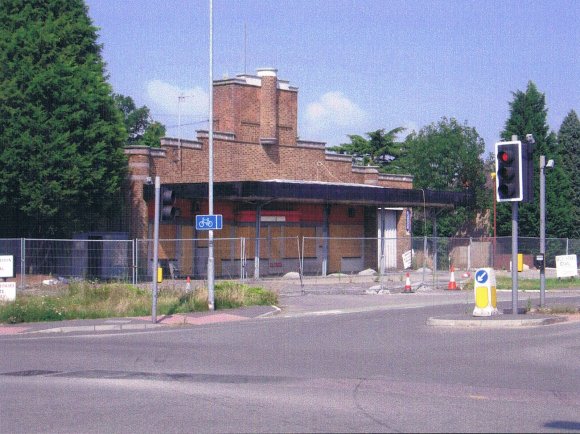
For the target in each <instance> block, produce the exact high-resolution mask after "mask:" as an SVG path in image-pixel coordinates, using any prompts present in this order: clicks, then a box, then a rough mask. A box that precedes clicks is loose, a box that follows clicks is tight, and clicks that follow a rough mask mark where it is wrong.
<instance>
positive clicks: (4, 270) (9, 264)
mask: <svg viewBox="0 0 580 434" xmlns="http://www.w3.org/2000/svg"><path fill="white" fill-rule="evenodd" d="M6 277H14V256H12V255H1V256H0V278H6Z"/></svg>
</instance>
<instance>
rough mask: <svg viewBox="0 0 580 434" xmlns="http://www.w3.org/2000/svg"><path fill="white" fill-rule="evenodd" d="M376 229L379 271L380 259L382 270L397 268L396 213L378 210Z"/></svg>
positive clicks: (388, 210) (382, 209)
mask: <svg viewBox="0 0 580 434" xmlns="http://www.w3.org/2000/svg"><path fill="white" fill-rule="evenodd" d="M377 228H378V231H377V234H378V243H377V244H378V258H377V259H378V264H379V270H381V258H383V259H384V269H388V268H397V211H396V210H390V209H384V208H379V209H378V210H377ZM381 236H382V237H383V239H381Z"/></svg>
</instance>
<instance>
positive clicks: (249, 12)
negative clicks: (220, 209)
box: [86, 0, 580, 150]
mask: <svg viewBox="0 0 580 434" xmlns="http://www.w3.org/2000/svg"><path fill="white" fill-rule="evenodd" d="M86 3H87V5H88V7H89V15H90V17H91V19H92V20H93V23H94V24H95V25H96V26H97V27H100V30H99V42H100V43H102V44H104V49H103V57H104V60H105V62H106V63H107V71H108V74H109V81H110V83H111V85H112V86H113V89H114V91H115V92H117V93H122V94H124V95H128V96H131V97H132V98H133V99H134V100H135V102H136V103H137V104H138V105H147V106H148V107H149V108H150V109H151V113H152V115H153V118H154V119H155V120H158V121H160V122H162V123H164V124H165V125H166V126H167V127H168V131H167V134H168V135H170V136H175V137H177V135H178V133H179V128H178V124H179V122H178V113H181V129H180V134H181V136H182V137H183V138H195V130H196V129H207V127H208V124H207V117H208V114H207V113H208V98H207V95H208V89H209V81H208V80H209V72H208V71H209V0H86ZM213 16H214V27H213V31H214V38H213V40H214V57H213V59H214V62H213V64H214V67H213V71H214V78H215V79H219V78H224V77H234V76H235V75H236V74H239V73H243V72H247V73H254V72H255V70H256V69H257V68H261V67H274V68H277V69H278V77H279V78H281V79H285V80H289V81H290V84H291V85H294V86H297V87H298V88H299V94H298V116H299V121H298V131H299V136H300V138H301V139H305V140H319V141H325V142H327V143H328V145H337V144H340V143H343V142H346V141H348V138H347V137H346V135H347V134H364V133H365V132H367V131H373V130H376V129H379V128H385V129H387V130H390V129H392V128H395V127H398V126H404V127H407V128H409V129H410V130H411V129H415V130H417V129H419V128H421V127H423V126H425V125H428V124H430V123H432V122H437V121H438V120H440V119H441V117H443V116H445V117H448V118H450V117H454V118H456V119H458V120H459V121H461V122H464V121H466V122H467V124H468V125H469V126H472V127H475V128H476V129H477V131H478V132H479V134H480V135H481V136H482V137H483V138H484V140H485V143H486V148H487V149H488V150H490V149H492V148H493V144H494V143H495V142H496V141H497V140H498V139H499V133H500V131H501V130H502V129H503V126H504V124H505V121H506V119H507V117H508V116H509V102H510V101H511V100H512V92H514V91H517V90H525V89H526V86H527V83H528V81H530V80H531V81H533V82H534V83H536V85H537V87H538V89H539V90H540V91H541V92H543V93H545V95H546V103H547V107H548V123H549V125H550V127H551V129H552V130H554V131H557V130H558V129H559V128H560V124H561V122H562V120H563V119H564V117H565V116H566V114H567V113H568V112H569V111H570V110H571V109H574V110H576V112H580V25H579V24H578V23H580V2H578V1H577V0H501V1H499V0H480V1H471V0H439V1H435V0H415V1H403V0H393V1H387V0H381V1H379V0H374V1H372V0H368V1H365V0H356V1H355V0H332V1H331V0H290V1H289V0H213ZM244 28H245V31H244ZM244 34H245V35H246V37H244ZM244 40H245V41H246V42H245V43H244ZM244 47H245V49H244ZM244 53H245V54H244ZM244 68H245V71H244ZM179 95H184V96H185V98H184V99H183V100H182V102H181V103H178V96H179Z"/></svg>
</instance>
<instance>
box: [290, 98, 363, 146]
mask: <svg viewBox="0 0 580 434" xmlns="http://www.w3.org/2000/svg"><path fill="white" fill-rule="evenodd" d="M304 122H305V124H304V126H303V127H302V128H301V130H303V131H304V138H305V139H311V140H322V141H327V142H328V143H329V144H333V142H334V141H336V140H337V138H339V137H340V138H341V139H338V140H342V141H344V138H345V137H346V135H347V134H361V132H362V129H364V126H365V124H367V123H368V116H367V113H366V112H365V111H364V110H363V109H361V108H360V107H359V106H358V105H357V104H355V103H354V102H352V101H351V100H350V99H348V98H347V97H346V96H344V95H343V94H342V93H341V92H327V93H325V94H324V95H322V96H321V97H320V99H319V100H318V101H315V102H312V103H310V104H308V105H307V106H306V114H305V117H304ZM301 136H302V134H301Z"/></svg>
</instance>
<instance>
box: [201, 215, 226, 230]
mask: <svg viewBox="0 0 580 434" xmlns="http://www.w3.org/2000/svg"><path fill="white" fill-rule="evenodd" d="M222 220H223V219H222V215H221V214H212V215H196V216H195V229H196V230H198V231H210V230H211V231H216V230H220V229H222Z"/></svg>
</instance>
